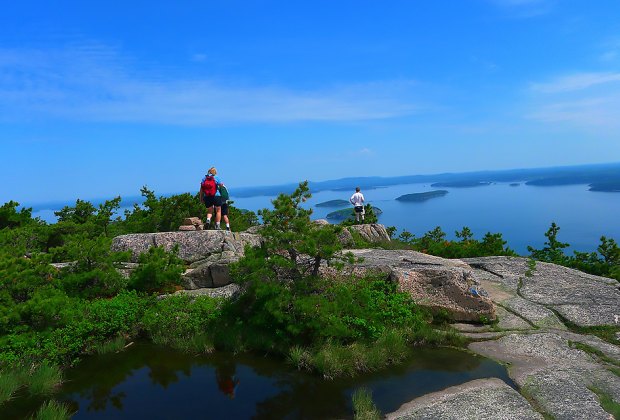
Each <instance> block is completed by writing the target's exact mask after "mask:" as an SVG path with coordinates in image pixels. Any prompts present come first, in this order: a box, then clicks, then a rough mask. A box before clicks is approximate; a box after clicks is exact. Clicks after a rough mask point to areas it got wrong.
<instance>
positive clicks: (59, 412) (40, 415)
mask: <svg viewBox="0 0 620 420" xmlns="http://www.w3.org/2000/svg"><path fill="white" fill-rule="evenodd" d="M71 416H72V413H71V411H70V410H69V407H67V406H66V405H64V404H61V403H59V402H57V401H54V400H51V401H47V402H45V403H43V405H42V406H41V408H39V411H37V413H36V414H35V416H34V419H36V420H66V419H69V418H71Z"/></svg>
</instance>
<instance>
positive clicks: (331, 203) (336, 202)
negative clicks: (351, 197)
mask: <svg viewBox="0 0 620 420" xmlns="http://www.w3.org/2000/svg"><path fill="white" fill-rule="evenodd" d="M349 204H350V203H349V202H348V201H347V200H329V201H324V202H322V203H319V204H317V205H316V207H342V206H348V205H349Z"/></svg>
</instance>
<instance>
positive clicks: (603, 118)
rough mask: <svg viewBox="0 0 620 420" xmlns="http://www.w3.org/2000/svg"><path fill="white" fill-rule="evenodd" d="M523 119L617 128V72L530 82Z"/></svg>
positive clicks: (619, 120) (619, 121)
mask: <svg viewBox="0 0 620 420" xmlns="http://www.w3.org/2000/svg"><path fill="white" fill-rule="evenodd" d="M529 92H530V95H531V100H532V101H531V103H530V107H529V108H530V109H529V111H528V112H527V117H528V118H531V119H535V120H538V121H542V122H546V123H554V124H555V123H566V124H571V125H575V126H581V127H588V128H607V129H610V128H611V129H614V130H617V129H620V118H618V115H620V73H614V72H605V73H575V74H572V75H564V76H561V77H557V78H556V79H554V80H551V81H547V82H544V83H532V84H531V85H530V88H529Z"/></svg>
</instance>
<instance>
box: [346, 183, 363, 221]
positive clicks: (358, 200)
mask: <svg viewBox="0 0 620 420" xmlns="http://www.w3.org/2000/svg"><path fill="white" fill-rule="evenodd" d="M349 202H350V203H351V204H353V206H355V221H356V222H363V221H364V194H362V193H361V192H360V187H356V188H355V194H353V195H352V196H351V198H349Z"/></svg>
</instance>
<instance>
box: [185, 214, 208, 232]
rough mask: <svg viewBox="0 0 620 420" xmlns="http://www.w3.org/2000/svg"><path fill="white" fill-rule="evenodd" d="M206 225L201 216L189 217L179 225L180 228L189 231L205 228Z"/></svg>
mask: <svg viewBox="0 0 620 420" xmlns="http://www.w3.org/2000/svg"><path fill="white" fill-rule="evenodd" d="M204 229H205V225H204V223H202V220H200V217H188V218H186V219H184V220H183V224H182V225H181V226H179V230H181V231H185V232H189V231H193V230H204Z"/></svg>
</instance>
